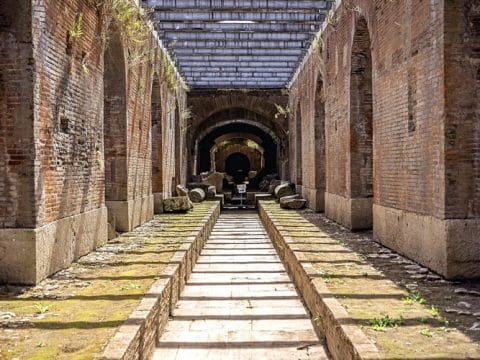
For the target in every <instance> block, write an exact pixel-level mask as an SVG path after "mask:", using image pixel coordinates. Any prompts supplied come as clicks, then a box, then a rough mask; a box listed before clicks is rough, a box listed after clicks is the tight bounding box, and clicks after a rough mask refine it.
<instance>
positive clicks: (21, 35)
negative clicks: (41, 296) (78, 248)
mask: <svg viewBox="0 0 480 360" xmlns="http://www.w3.org/2000/svg"><path fill="white" fill-rule="evenodd" d="M31 11H32V9H31V4H30V1H26V0H22V1H2V2H1V3H0V144H1V146H0V164H1V166H0V193H1V197H0V227H2V228H14V227H34V226H35V224H36V211H35V182H34V178H33V172H34V168H33V164H34V159H35V149H34V146H33V144H34V141H33V114H34V111H33V48H32V41H33V40H32V34H31V26H32V23H31V16H30V14H31ZM19 18H21V19H23V21H22V22H21V23H20V22H18V21H17V19H19ZM21 195H24V196H21ZM1 252H2V251H0V253H1Z"/></svg>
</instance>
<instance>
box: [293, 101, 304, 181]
mask: <svg viewBox="0 0 480 360" xmlns="http://www.w3.org/2000/svg"><path fill="white" fill-rule="evenodd" d="M294 136H295V173H296V177H295V183H296V184H297V185H300V186H301V185H302V183H303V159H302V156H303V150H302V149H303V146H302V145H303V144H302V106H301V104H300V101H299V102H298V105H297V109H296V112H295V133H294Z"/></svg>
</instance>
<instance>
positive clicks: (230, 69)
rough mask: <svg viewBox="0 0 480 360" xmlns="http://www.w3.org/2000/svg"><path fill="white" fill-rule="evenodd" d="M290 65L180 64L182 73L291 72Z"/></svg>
mask: <svg viewBox="0 0 480 360" xmlns="http://www.w3.org/2000/svg"><path fill="white" fill-rule="evenodd" d="M293 70H294V69H292V68H291V67H277V66H275V67H270V68H265V67H264V68H256V67H241V66H225V67H215V66H182V71H183V73H191V72H205V71H211V72H239V73H243V72H246V73H248V72H261V73H263V74H267V73H275V72H292V73H293Z"/></svg>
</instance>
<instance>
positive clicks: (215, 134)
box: [193, 119, 280, 176]
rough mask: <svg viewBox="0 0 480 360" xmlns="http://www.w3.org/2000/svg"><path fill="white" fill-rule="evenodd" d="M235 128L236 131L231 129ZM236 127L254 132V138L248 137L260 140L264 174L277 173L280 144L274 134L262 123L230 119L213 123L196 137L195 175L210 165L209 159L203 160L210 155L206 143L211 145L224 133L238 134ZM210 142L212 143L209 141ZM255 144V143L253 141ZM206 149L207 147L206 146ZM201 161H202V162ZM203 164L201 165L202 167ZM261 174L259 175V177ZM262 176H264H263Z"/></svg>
mask: <svg viewBox="0 0 480 360" xmlns="http://www.w3.org/2000/svg"><path fill="white" fill-rule="evenodd" d="M233 127H236V129H233V130H232V129H231V128H233ZM238 127H243V130H242V131H241V132H242V133H243V132H252V133H253V132H256V134H253V135H255V136H250V138H252V139H256V140H258V139H257V138H258V137H260V138H261V144H262V149H263V150H264V152H263V154H264V155H265V157H264V160H265V167H264V168H263V169H262V170H264V171H265V172H277V171H278V166H279V164H280V159H279V154H280V151H279V150H280V143H279V141H278V138H277V136H276V134H275V132H274V131H273V130H272V129H271V128H269V127H267V126H265V125H264V124H262V123H258V122H256V121H253V120H247V119H232V120H223V121H219V122H217V123H213V124H211V125H210V126H208V127H206V128H204V129H202V131H201V132H199V133H198V135H197V137H196V143H195V154H194V165H193V166H194V169H195V170H196V173H198V172H200V171H205V170H206V169H204V168H205V166H206V164H210V163H211V159H209V158H208V159H207V158H205V156H207V155H206V154H207V153H208V154H210V152H209V150H210V149H209V148H205V146H207V145H208V144H207V143H209V142H210V143H211V145H213V144H214V143H215V140H216V139H218V138H219V137H221V136H223V135H224V134H223V133H222V132H223V131H225V134H227V133H238ZM211 140H212V141H211ZM255 142H257V141H255ZM205 144H207V145H205ZM207 147H208V146H207ZM202 159H203V160H202ZM202 164H203V165H202ZM260 175H262V174H259V176H260ZM263 175H264V174H263Z"/></svg>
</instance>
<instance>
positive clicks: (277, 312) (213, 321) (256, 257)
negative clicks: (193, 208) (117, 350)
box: [153, 212, 328, 360]
mask: <svg viewBox="0 0 480 360" xmlns="http://www.w3.org/2000/svg"><path fill="white" fill-rule="evenodd" d="M153 359H158V360H160V359H162V360H167V359H176V360H180V359H185V360H192V359H195V360H202V359H212V360H213V359H217V360H225V359H242V360H243V359H252V360H260V359H275V360H280V359H288V360H292V359H295V360H297V359H328V356H327V355H326V350H325V347H324V345H323V344H322V343H321V341H320V340H319V338H318V337H317V335H316V334H315V331H314V329H313V326H312V323H311V321H310V319H309V317H308V315H307V312H306V310H305V308H304V306H303V304H302V302H301V300H300V297H299V295H298V293H297V291H296V289H295V287H294V285H293V283H292V282H291V280H290V278H289V276H288V275H287V273H286V271H285V268H284V266H283V264H282V263H281V261H280V259H279V257H278V255H277V253H276V251H275V249H274V248H273V245H272V243H271V241H270V239H269V237H268V235H267V234H266V231H265V229H264V227H263V225H262V223H261V222H260V219H259V217H258V215H257V214H256V213H254V212H228V213H224V214H222V215H221V216H220V219H219V221H218V222H217V224H216V226H215V228H214V229H213V232H212V234H211V236H210V238H209V239H208V241H207V243H206V246H205V248H204V250H203V251H202V255H201V256H200V257H199V259H198V262H197V264H196V265H195V267H194V269H193V273H192V276H191V277H190V279H189V281H188V283H187V286H186V287H185V289H184V290H183V292H182V294H181V296H180V300H179V302H178V303H177V307H176V309H175V311H174V314H173V318H172V319H171V320H170V321H169V323H168V325H167V328H166V331H165V333H164V334H163V336H162V337H161V339H160V342H159V344H158V346H157V349H156V351H155V353H154V355H153Z"/></svg>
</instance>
